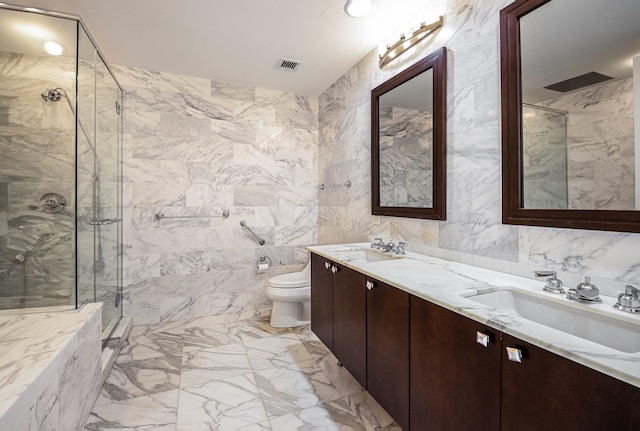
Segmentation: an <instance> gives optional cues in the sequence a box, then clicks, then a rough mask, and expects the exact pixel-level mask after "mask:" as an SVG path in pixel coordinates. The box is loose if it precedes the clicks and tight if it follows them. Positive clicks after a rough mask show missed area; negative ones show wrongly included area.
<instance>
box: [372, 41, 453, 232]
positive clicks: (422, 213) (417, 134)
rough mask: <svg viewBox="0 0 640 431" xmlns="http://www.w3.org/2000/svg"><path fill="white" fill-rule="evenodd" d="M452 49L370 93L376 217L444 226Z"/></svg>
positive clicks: (444, 49)
mask: <svg viewBox="0 0 640 431" xmlns="http://www.w3.org/2000/svg"><path fill="white" fill-rule="evenodd" d="M446 95H447V49H446V48H444V47H442V48H440V49H439V50H437V51H435V52H433V53H431V54H430V55H428V56H426V57H425V58H423V59H422V60H420V61H418V62H417V63H416V64H414V65H412V66H409V67H408V68H407V69H405V70H403V71H402V72H400V73H398V74H397V75H395V76H393V77H392V78H390V79H389V80H388V81H386V82H384V83H382V84H380V85H379V86H377V87H376V88H374V89H373V90H371V214H373V215H384V216H394V217H413V218H423V219H432V220H445V219H446V214H447V209H446V202H447V198H446V184H447V180H446V112H447V103H446V102H447V101H446Z"/></svg>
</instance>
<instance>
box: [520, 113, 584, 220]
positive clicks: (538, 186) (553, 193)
mask: <svg viewBox="0 0 640 431" xmlns="http://www.w3.org/2000/svg"><path fill="white" fill-rule="evenodd" d="M522 143H523V148H524V151H523V152H522V166H523V168H524V173H523V182H522V183H523V186H522V192H523V195H524V196H523V199H524V206H525V208H536V209H554V208H559V209H562V208H564V209H566V208H568V192H567V182H569V183H570V182H571V181H572V178H571V177H569V178H567V120H566V116H565V114H564V113H562V112H555V111H549V110H544V109H540V108H535V107H533V106H523V107H522Z"/></svg>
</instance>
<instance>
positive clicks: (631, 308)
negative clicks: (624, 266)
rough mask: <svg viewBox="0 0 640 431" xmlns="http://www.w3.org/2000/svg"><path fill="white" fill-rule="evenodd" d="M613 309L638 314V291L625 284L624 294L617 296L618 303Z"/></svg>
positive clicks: (639, 299) (639, 302) (639, 304)
mask: <svg viewBox="0 0 640 431" xmlns="http://www.w3.org/2000/svg"><path fill="white" fill-rule="evenodd" d="M613 308H616V309H618V310H622V311H626V312H627V313H640V289H637V288H635V287H633V286H632V285H630V284H627V285H626V286H625V289H624V293H621V294H620V295H618V302H616V304H615V305H614V306H613Z"/></svg>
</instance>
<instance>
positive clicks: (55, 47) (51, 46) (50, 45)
mask: <svg viewBox="0 0 640 431" xmlns="http://www.w3.org/2000/svg"><path fill="white" fill-rule="evenodd" d="M44 50H45V51H47V53H49V54H50V55H62V51H64V50H63V48H62V45H60V44H59V43H56V42H52V41H49V42H45V43H44Z"/></svg>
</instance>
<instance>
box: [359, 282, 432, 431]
mask: <svg viewBox="0 0 640 431" xmlns="http://www.w3.org/2000/svg"><path fill="white" fill-rule="evenodd" d="M367 281H368V282H370V283H372V284H370V285H369V286H368V287H369V289H367V391H369V393H370V394H371V395H372V396H373V398H375V399H376V401H378V402H379V403H380V405H381V406H382V407H383V408H384V409H385V410H386V411H387V413H389V414H390V415H391V417H393V419H395V421H396V422H397V423H398V424H399V425H400V426H401V427H402V429H404V430H408V429H409V367H408V365H409V294H408V293H407V292H404V291H402V290H400V289H397V288H395V287H393V286H389V285H388V284H385V283H382V282H380V281H377V280H374V279H368V280H367ZM414 429H416V430H418V429H427V428H420V427H418V428H414Z"/></svg>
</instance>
